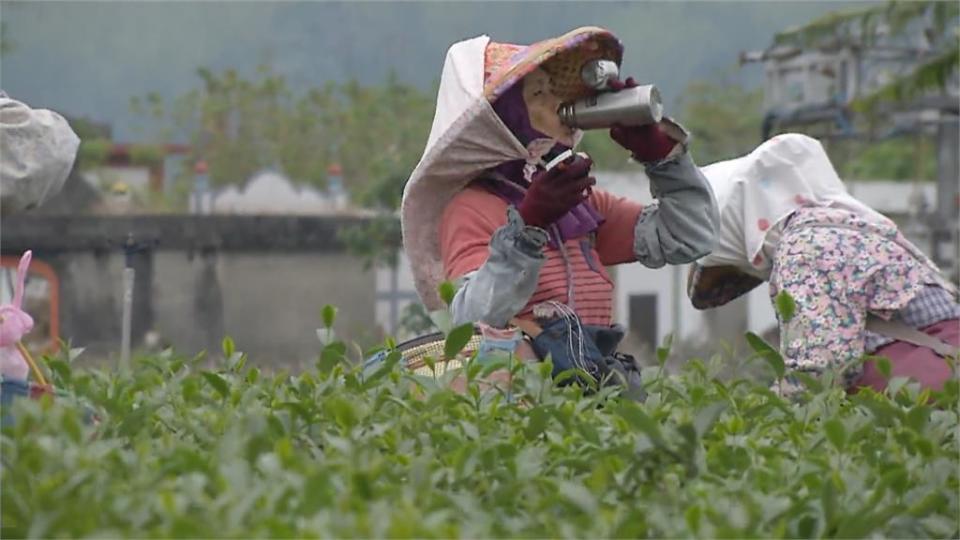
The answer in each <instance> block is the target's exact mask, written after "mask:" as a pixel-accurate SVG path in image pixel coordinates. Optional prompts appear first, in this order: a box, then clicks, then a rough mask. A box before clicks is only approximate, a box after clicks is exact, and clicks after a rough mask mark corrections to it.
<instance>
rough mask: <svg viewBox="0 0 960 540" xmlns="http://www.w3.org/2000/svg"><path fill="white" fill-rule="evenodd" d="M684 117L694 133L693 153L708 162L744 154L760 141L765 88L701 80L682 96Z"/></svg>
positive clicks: (698, 161) (684, 120)
mask: <svg viewBox="0 0 960 540" xmlns="http://www.w3.org/2000/svg"><path fill="white" fill-rule="evenodd" d="M679 103H680V116H679V118H680V120H681V121H682V122H683V124H684V126H685V127H686V128H687V129H689V130H690V132H691V133H692V134H693V139H692V141H691V153H692V154H693V156H694V157H695V158H696V161H697V163H700V164H703V165H706V164H709V163H714V162H717V161H721V160H725V159H732V158H735V157H740V156H742V155H744V154H747V153H749V152H750V151H751V150H753V149H754V148H755V147H756V146H757V145H759V144H760V142H761V140H760V124H761V119H762V112H763V111H762V105H763V91H762V90H761V89H759V88H758V89H753V90H748V89H745V88H743V87H741V86H740V85H738V84H734V83H730V82H724V81H722V80H721V81H720V82H712V81H697V82H693V83H691V84H690V85H689V86H688V87H687V89H686V90H685V91H684V93H683V94H682V95H681V96H680V100H679Z"/></svg>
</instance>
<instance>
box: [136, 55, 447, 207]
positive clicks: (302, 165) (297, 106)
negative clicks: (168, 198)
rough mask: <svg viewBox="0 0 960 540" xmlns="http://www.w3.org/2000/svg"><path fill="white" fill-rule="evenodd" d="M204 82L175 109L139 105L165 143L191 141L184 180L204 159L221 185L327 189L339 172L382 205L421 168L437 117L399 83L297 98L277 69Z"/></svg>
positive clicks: (323, 90)
mask: <svg viewBox="0 0 960 540" xmlns="http://www.w3.org/2000/svg"><path fill="white" fill-rule="evenodd" d="M197 74H198V76H199V77H200V80H201V82H202V85H201V87H200V88H196V89H193V90H190V91H189V92H187V93H185V94H183V95H181V96H179V97H176V98H175V99H173V100H171V101H170V102H169V103H167V102H164V100H163V99H162V98H160V97H159V96H157V95H155V94H150V95H147V96H145V97H142V98H135V99H133V100H132V101H131V109H132V110H133V111H134V112H135V113H138V114H141V115H142V116H144V117H146V118H148V119H149V120H150V121H151V123H153V124H155V125H160V126H162V127H161V128H160V129H159V135H158V137H157V139H158V140H161V141H169V140H184V139H186V140H187V141H189V143H190V145H191V146H192V148H194V149H195V150H194V152H195V155H193V156H190V159H188V160H186V162H185V164H184V169H183V171H182V173H181V179H182V180H186V179H188V178H189V177H190V176H191V175H192V172H191V171H192V165H193V163H194V162H196V161H197V160H201V159H202V160H204V161H206V162H207V164H208V166H209V174H210V178H211V182H212V183H213V184H214V185H215V186H226V185H231V184H242V183H243V182H245V181H246V180H247V179H248V178H250V176H251V175H253V174H254V173H256V172H257V171H259V170H261V169H263V168H276V169H279V170H281V171H283V172H284V173H285V174H286V175H288V176H289V177H290V178H291V180H292V181H294V182H297V183H303V184H308V185H313V186H317V187H325V186H326V182H327V169H328V167H329V166H330V165H332V164H339V165H341V166H342V168H343V176H344V182H345V183H346V186H347V188H348V189H349V190H350V192H351V193H352V194H353V196H354V198H355V200H358V201H361V202H363V201H367V200H374V199H376V200H377V202H378V204H380V205H382V203H383V202H384V200H383V193H385V192H388V191H390V190H399V189H400V188H401V187H402V184H403V181H404V180H405V179H406V177H407V175H408V174H409V172H410V171H411V170H412V169H413V167H414V166H415V165H416V163H417V160H418V159H419V157H420V153H421V152H422V150H423V143H424V141H425V140H426V137H427V133H428V130H429V128H430V122H431V119H432V113H433V100H432V99H431V98H429V97H427V96H426V95H424V94H423V93H421V92H419V91H418V90H416V89H415V88H413V87H411V86H408V85H405V84H403V83H401V82H399V81H398V80H397V79H396V77H393V76H391V77H390V78H389V79H388V81H387V83H386V84H385V85H383V86H379V87H365V86H362V85H360V84H358V83H356V82H348V83H345V84H340V85H338V84H334V83H328V84H327V85H325V86H323V87H320V88H313V89H310V90H308V91H306V92H304V93H301V94H298V93H296V92H294V91H293V90H292V89H291V88H290V87H289V85H288V84H287V82H286V79H285V78H284V77H283V76H281V75H277V74H275V73H273V72H272V71H271V70H270V68H268V67H261V68H259V69H258V70H257V72H256V73H255V75H254V76H253V77H250V78H247V77H243V76H241V75H240V74H239V73H238V72H237V71H235V70H225V71H223V72H214V71H212V70H209V69H200V70H198V72H197ZM381 184H386V185H381ZM368 192H371V193H369V194H368ZM397 202H398V201H397Z"/></svg>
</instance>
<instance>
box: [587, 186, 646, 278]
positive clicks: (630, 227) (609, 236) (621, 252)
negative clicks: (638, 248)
mask: <svg viewBox="0 0 960 540" xmlns="http://www.w3.org/2000/svg"><path fill="white" fill-rule="evenodd" d="M590 202H591V203H593V206H594V208H596V209H597V212H599V213H600V215H602V216H603V217H604V219H605V221H604V222H603V225H601V226H600V228H599V229H597V253H598V254H599V255H600V263H601V264H603V265H604V266H610V265H614V264H622V263H628V262H634V261H636V260H637V256H636V254H635V253H634V249H633V237H634V231H635V230H636V227H637V219H638V218H639V217H640V211H641V210H643V205H642V204H640V203H638V202H636V201H631V200H630V199H626V198H623V197H617V196H615V195H613V194H611V193H608V192H606V191H603V190H601V189H594V190H593V195H591V197H590Z"/></svg>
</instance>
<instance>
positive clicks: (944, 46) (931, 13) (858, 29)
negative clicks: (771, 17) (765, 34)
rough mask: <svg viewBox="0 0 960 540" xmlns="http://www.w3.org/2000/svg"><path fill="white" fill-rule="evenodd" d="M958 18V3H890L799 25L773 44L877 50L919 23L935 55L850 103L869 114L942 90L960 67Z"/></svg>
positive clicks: (923, 59)
mask: <svg viewBox="0 0 960 540" xmlns="http://www.w3.org/2000/svg"><path fill="white" fill-rule="evenodd" d="M958 16H960V4H958V3H957V2H941V1H930V0H927V1H918V2H897V1H890V2H886V3H883V4H874V5H870V6H867V7H864V8H859V9H855V10H850V11H846V12H835V13H828V14H827V15H825V16H823V17H820V18H817V19H815V20H813V21H811V22H809V23H807V24H805V25H803V26H800V27H797V28H793V29H790V30H787V31H784V32H780V33H779V34H777V35H776V36H775V37H774V42H775V44H777V45H794V46H799V47H804V48H811V47H820V46H829V47H835V46H837V45H838V44H842V45H845V46H850V47H854V48H866V47H870V46H873V45H876V44H877V43H878V41H879V39H880V38H881V37H887V38H889V37H893V38H900V37H904V36H906V35H907V34H908V33H909V32H910V31H911V30H915V29H916V28H915V27H916V26H917V25H918V24H923V25H924V27H925V30H924V33H925V34H926V39H928V40H931V42H932V45H933V47H934V48H935V50H938V51H939V53H938V54H935V55H934V56H933V57H927V58H921V59H920V61H919V64H918V65H917V66H916V67H915V68H914V69H913V70H912V71H910V72H909V73H906V74H903V75H900V76H898V77H896V78H894V79H893V80H892V81H891V82H889V83H888V84H886V85H884V86H883V87H881V88H879V89H877V90H875V91H874V92H872V93H871V94H870V95H867V96H862V97H861V98H859V99H857V100H856V101H855V102H854V108H855V109H856V110H859V111H861V112H871V111H873V110H874V109H875V108H876V107H877V106H878V105H880V104H882V103H887V102H898V101H905V100H908V99H910V98H913V97H916V96H918V95H921V94H923V93H925V92H928V91H936V90H942V89H943V88H945V87H946V85H947V82H948V81H949V79H950V77H952V76H955V75H956V74H957V68H958V66H960V39H958V37H960V36H958V30H960V27H958V25H957V18H958Z"/></svg>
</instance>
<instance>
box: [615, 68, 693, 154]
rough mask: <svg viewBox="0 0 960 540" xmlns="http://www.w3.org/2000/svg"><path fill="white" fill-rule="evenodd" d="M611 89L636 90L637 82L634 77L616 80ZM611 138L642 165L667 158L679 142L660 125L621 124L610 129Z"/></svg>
mask: <svg viewBox="0 0 960 540" xmlns="http://www.w3.org/2000/svg"><path fill="white" fill-rule="evenodd" d="M609 86H610V89H611V90H613V91H620V90H623V89H625V88H634V87H636V86H637V81H635V80H634V79H633V77H628V78H627V80H625V81H621V80H619V79H618V80H614V81H610V82H609ZM610 138H611V139H613V140H614V141H616V142H617V144H619V145H620V146H622V147H624V148H625V149H627V150H629V151H630V152H631V153H632V154H633V158H634V159H635V160H637V161H640V162H642V163H647V162H654V161H660V160H662V159H663V158H665V157H667V156H668V155H669V154H670V152H671V151H672V150H673V147H674V146H676V145H677V141H676V140H674V139H672V138H671V137H670V136H669V135H667V134H666V133H665V132H664V131H663V130H662V129H660V126H659V124H648V125H646V126H621V125H619V124H617V125H614V126H613V127H612V128H610Z"/></svg>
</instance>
